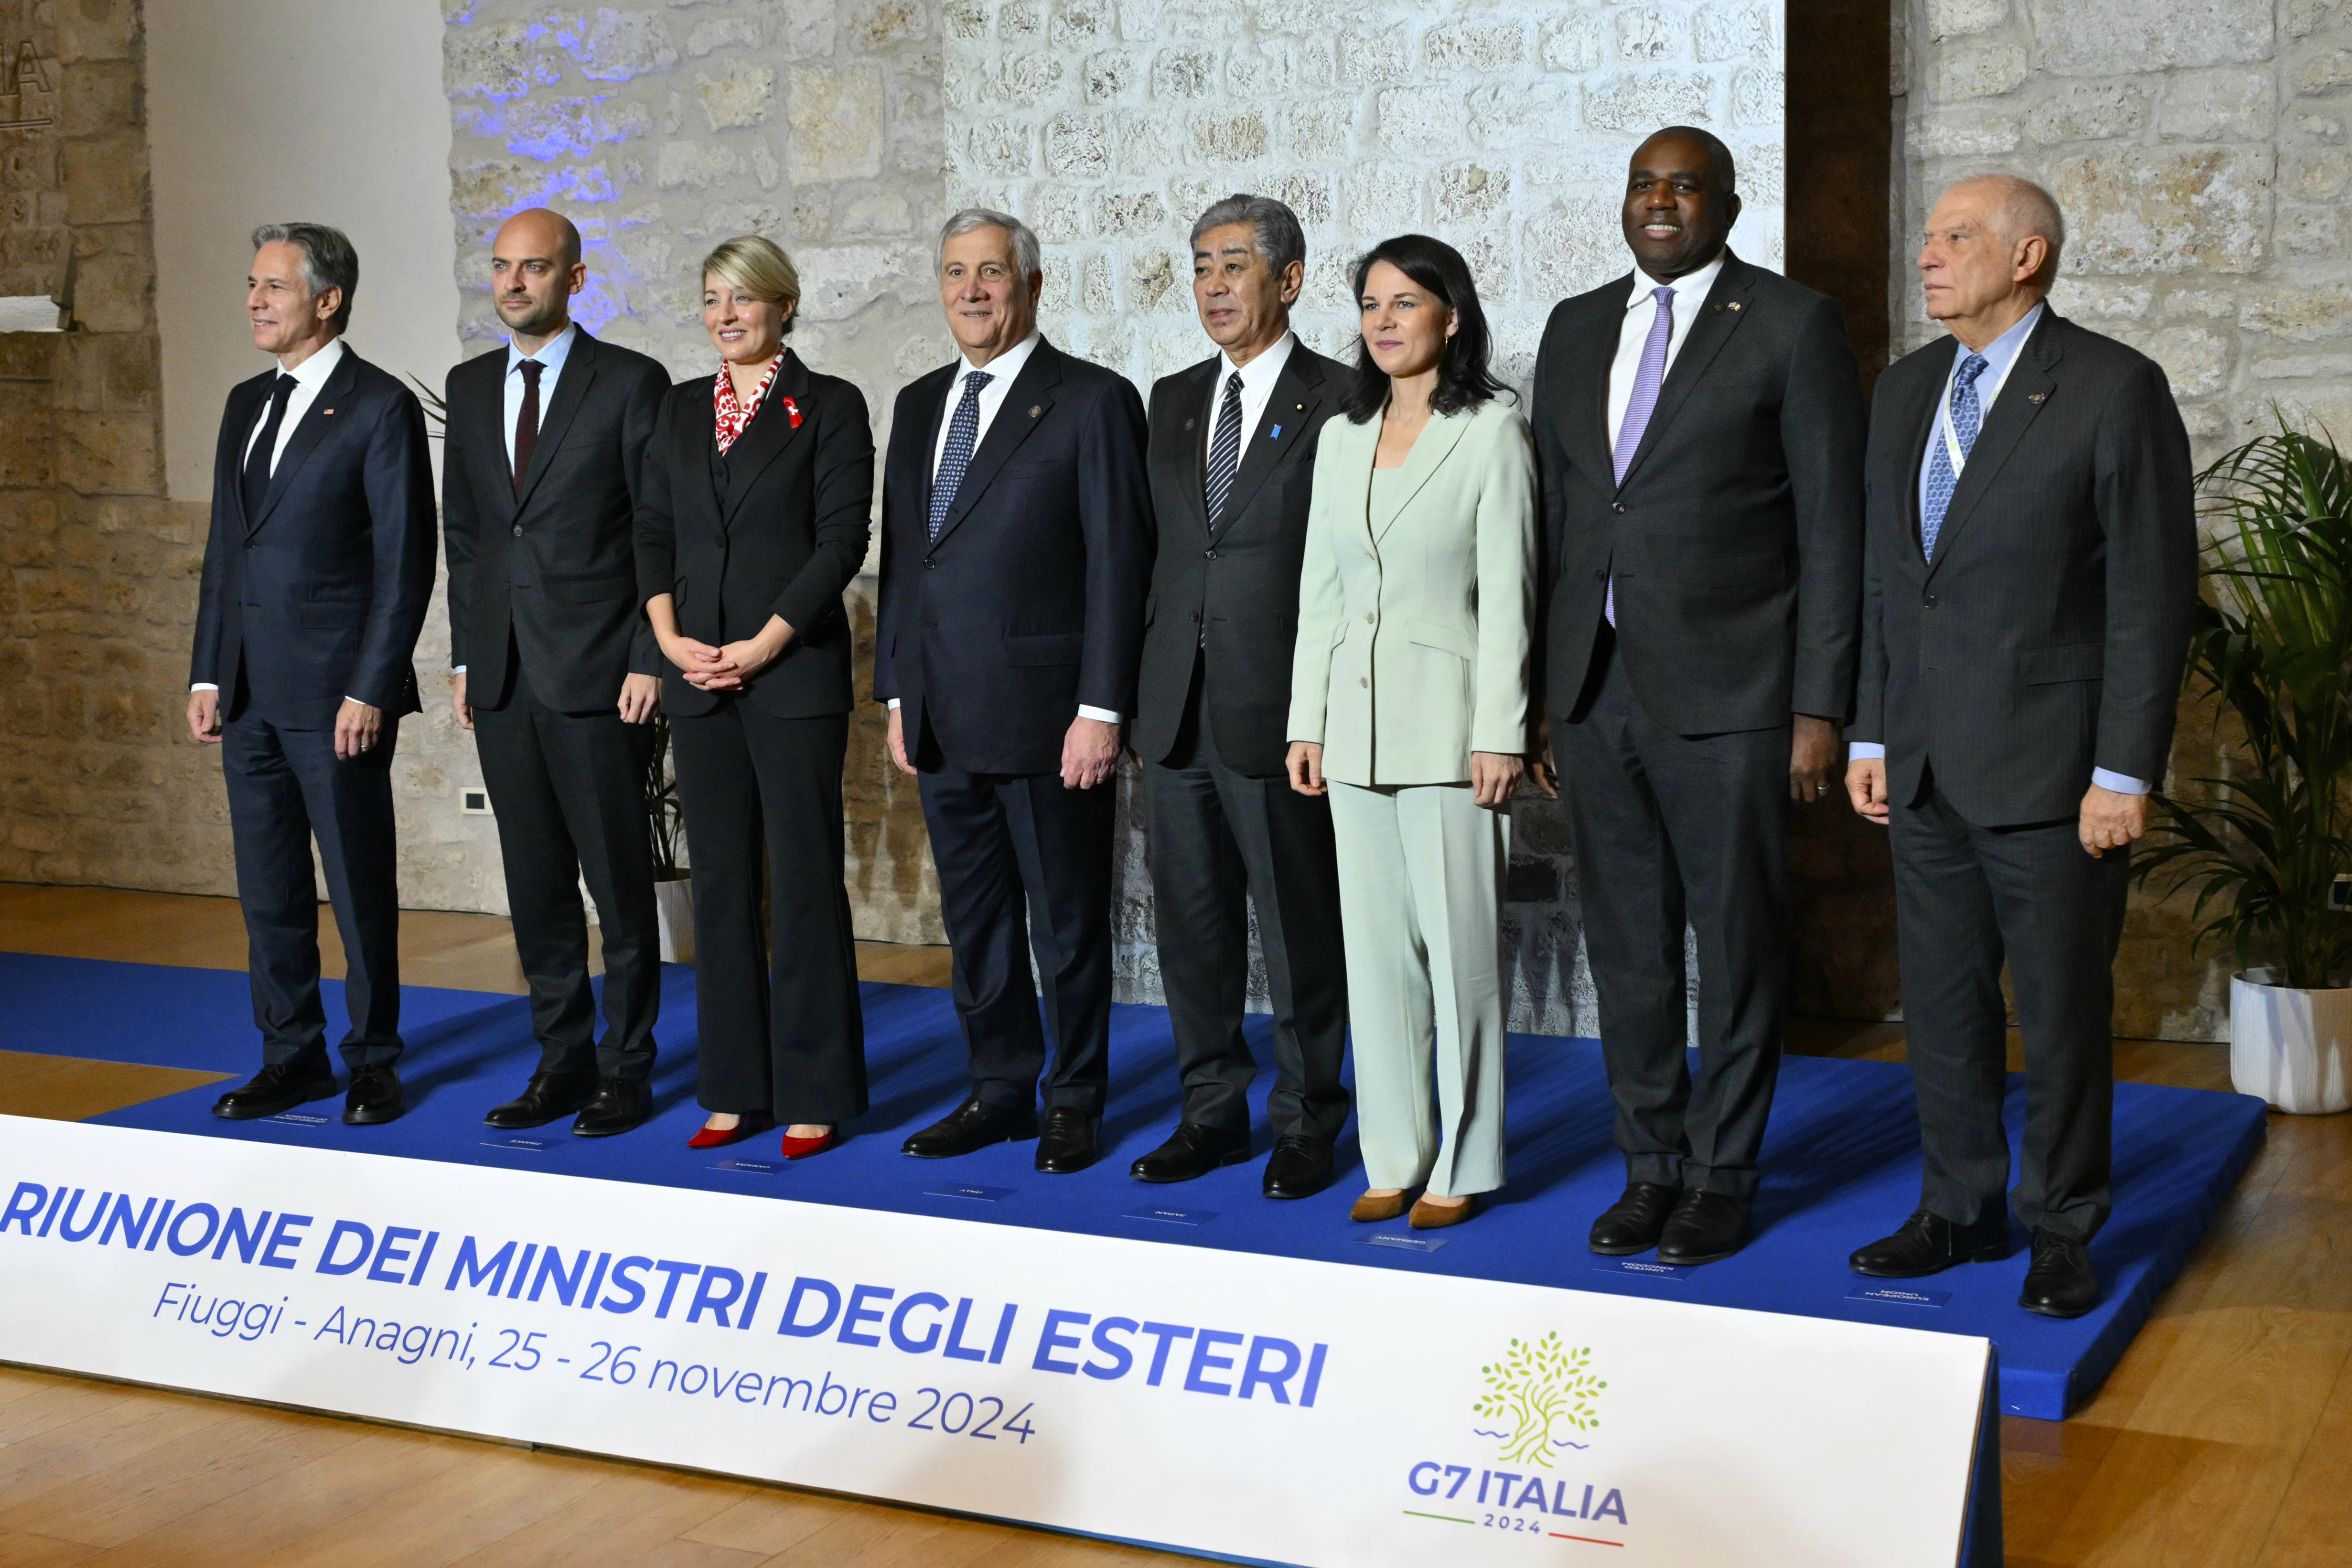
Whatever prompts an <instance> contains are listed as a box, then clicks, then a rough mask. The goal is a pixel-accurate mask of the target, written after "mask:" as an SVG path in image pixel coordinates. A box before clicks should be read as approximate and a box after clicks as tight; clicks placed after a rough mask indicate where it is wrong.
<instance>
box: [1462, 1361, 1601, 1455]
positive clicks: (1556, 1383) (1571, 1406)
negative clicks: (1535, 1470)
mask: <svg viewBox="0 0 2352 1568" xmlns="http://www.w3.org/2000/svg"><path fill="white" fill-rule="evenodd" d="M1591 1362H1592V1351H1591V1347H1590V1346H1586V1347H1583V1348H1580V1349H1577V1350H1573V1351H1571V1350H1570V1349H1569V1348H1568V1347H1567V1346H1566V1345H1563V1344H1561V1343H1560V1342H1559V1335H1558V1334H1557V1333H1549V1334H1546V1335H1545V1336H1544V1337H1543V1338H1542V1339H1540V1340H1536V1341H1533V1342H1525V1343H1523V1342H1520V1341H1518V1340H1513V1341H1512V1342H1511V1348H1510V1349H1509V1350H1508V1351H1507V1352H1504V1354H1503V1357H1502V1359H1501V1360H1500V1361H1497V1362H1496V1363H1493V1364H1492V1365H1490V1366H1482V1367H1480V1368H1479V1369H1478V1371H1479V1373H1481V1374H1482V1375H1483V1376H1484V1377H1485V1379H1486V1394H1483V1395H1481V1396H1480V1397H1479V1400H1478V1402H1477V1403H1476V1404H1475V1405H1472V1406H1471V1407H1470V1408H1471V1409H1472V1410H1473V1411H1475V1412H1476V1413H1477V1414H1478V1415H1482V1416H1485V1417H1486V1419H1488V1420H1490V1421H1508V1422H1510V1423H1511V1424H1512V1429H1511V1431H1510V1432H1509V1433H1508V1434H1507V1435H1506V1434H1504V1433H1500V1432H1485V1431H1484V1429H1483V1428H1482V1429H1481V1431H1482V1434H1483V1435H1484V1436H1490V1437H1503V1438H1505V1442H1504V1447H1503V1458H1504V1459H1505V1460H1506V1461H1507V1462H1514V1463H1518V1462H1524V1463H1528V1464H1535V1465H1542V1466H1544V1467H1546V1468H1549V1466H1550V1464H1551V1458H1552V1436H1551V1435H1552V1429H1553V1428H1554V1427H1555V1426H1559V1425H1561V1424H1563V1423H1564V1424H1566V1425H1568V1426H1573V1427H1575V1428H1576V1429H1577V1430H1578V1431H1580V1432H1590V1431H1591V1430H1592V1429H1593V1428H1594V1427H1595V1426H1600V1425H1601V1417H1600V1415H1598V1414H1597V1413H1596V1412H1595V1410H1594V1406H1595V1405H1598V1404H1599V1403H1600V1399H1601V1390H1602V1389H1604V1388H1606V1387H1608V1386H1609V1385H1608V1384H1606V1383H1604V1382H1602V1381H1601V1379H1600V1378H1598V1377H1595V1376H1594V1375H1593V1374H1592V1365H1591Z"/></svg>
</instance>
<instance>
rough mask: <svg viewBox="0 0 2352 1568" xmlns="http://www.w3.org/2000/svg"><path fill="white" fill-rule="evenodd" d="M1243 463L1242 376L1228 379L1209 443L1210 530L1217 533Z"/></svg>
mask: <svg viewBox="0 0 2352 1568" xmlns="http://www.w3.org/2000/svg"><path fill="white" fill-rule="evenodd" d="M1241 463H1242V373H1241V372H1239V371H1235V372H1234V373H1233V374H1231V375H1229V376H1227V377H1225V395H1224V400H1223V402H1222V403H1221V404H1219V405H1218V407H1217V435H1216V439H1215V440H1213V441H1212V442H1211V443H1210V444H1209V478H1208V489H1207V492H1206V493H1207V500H1208V503H1209V527H1210V530H1211V531H1214V530H1215V529H1216V526H1217V522H1218V521H1219V520H1220V519H1221V518H1223V516H1224V514H1225V498H1226V497H1227V496H1228V495H1230V494H1232V493H1233V489H1234V472H1235V471H1236V470H1237V469H1239V468H1241Z"/></svg>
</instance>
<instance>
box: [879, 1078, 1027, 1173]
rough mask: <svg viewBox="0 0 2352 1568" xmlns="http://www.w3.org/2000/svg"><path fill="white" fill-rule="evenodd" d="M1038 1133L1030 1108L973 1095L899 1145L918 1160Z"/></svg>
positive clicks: (944, 1157)
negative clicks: (1004, 1105)
mask: <svg viewBox="0 0 2352 1568" xmlns="http://www.w3.org/2000/svg"><path fill="white" fill-rule="evenodd" d="M1035 1136H1037V1118H1036V1116H1035V1114H1034V1112H1031V1111H1027V1110H1005V1109H1002V1108H1000V1107H997V1106H992V1105H990V1104H988V1103H987V1102H986V1101H984V1100H982V1099H981V1098H980V1096H978V1095H976V1094H975V1095H973V1096H972V1097H971V1099H970V1100H965V1101H964V1102H963V1103H962V1104H961V1105H959V1106H957V1107H956V1108H955V1109H954V1110H951V1111H950V1112H948V1114H947V1115H946V1116H944V1117H942V1118H940V1120H939V1121H934V1122H932V1123H931V1124H930V1125H929V1127H926V1128H924V1129H923V1130H922V1131H920V1132H918V1133H916V1134H915V1135H914V1136H913V1137H911V1138H909V1139H908V1140H907V1141H906V1142H904V1143H902V1144H900V1145H899V1150H898V1152H900V1153H902V1154H912V1155H913V1156H914V1157H915V1158H916V1159H918V1160H950V1159H953V1158H954V1157H955V1156H956V1155H958V1154H969V1153H971V1152H972V1151H973V1150H975V1149H985V1148H987V1147H988V1146H989V1145H990V1144H991V1143H1011V1142H1017V1141H1018V1140H1020V1139H1024V1138H1034V1137H1035Z"/></svg>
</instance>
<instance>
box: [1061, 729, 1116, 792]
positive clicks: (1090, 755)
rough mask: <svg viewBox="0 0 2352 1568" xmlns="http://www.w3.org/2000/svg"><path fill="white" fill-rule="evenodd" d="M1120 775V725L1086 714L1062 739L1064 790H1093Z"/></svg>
mask: <svg viewBox="0 0 2352 1568" xmlns="http://www.w3.org/2000/svg"><path fill="white" fill-rule="evenodd" d="M1117 773H1118V725H1116V724H1106V723H1104V722H1103V721H1101V720H1099V719H1088V718H1086V717H1084V716H1083V715H1082V716H1080V717H1078V718H1076V719H1073V720H1071V721H1070V729H1069V732H1068V733H1067V734H1066V735H1064V736H1063V737H1062V787H1063V788H1064V789H1092V788H1094V787H1095V785H1097V784H1101V783H1103V782H1104V781H1105V780H1107V779H1109V778H1111V777H1113V776H1114V775H1116V774H1117Z"/></svg>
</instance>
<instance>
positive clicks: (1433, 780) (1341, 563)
mask: <svg viewBox="0 0 2352 1568" xmlns="http://www.w3.org/2000/svg"><path fill="white" fill-rule="evenodd" d="M1356 295H1357V299H1358V301H1359V304H1360V309H1361V311H1362V331H1363V349H1362V352H1361V353H1360V355H1359V358H1358V380H1357V384H1356V386H1355V387H1354V389H1353V392H1352V395H1350V397H1349V402H1348V405H1347V406H1346V407H1345V410H1344V412H1343V413H1342V414H1340V415H1339V416H1334V417H1333V418H1332V420H1331V422H1330V423H1329V424H1328V425H1326V426H1324V427H1323V432H1322V435H1321V437H1320V441H1319V444H1318V447H1317V449H1316V457H1315V494H1314V501H1313V504H1312V507H1311V509H1310V510H1309V511H1308V514H1307V554H1306V562H1305V565H1304V568H1303V570H1302V573H1301V576H1300V582H1299V594H1298V600H1299V603H1298V641H1297V655H1296V657H1295V659H1294V662H1293V665H1292V671H1291V687H1290V690H1291V699H1290V736H1291V747H1290V759H1289V760H1290V782H1291V787H1292V788H1294V789H1297V790H1298V791H1300V792H1302V793H1304V794H1307V795H1321V794H1324V793H1326V792H1327V791H1328V794H1329V795H1330V797H1331V826H1332V832H1333V835H1334V837H1336V838H1337V840H1338V846H1339V911H1340V919H1341V923H1342V929H1343V931H1344V933H1345V940H1346V945H1347V955H1348V1010H1349V1025H1350V1029H1351V1032H1352V1034H1353V1036H1354V1039H1355V1051H1356V1118H1357V1131H1358V1135H1359V1138H1360V1142H1361V1144H1362V1149H1363V1157H1364V1173H1365V1177H1366V1179H1367V1181H1368V1183H1369V1184H1370V1190H1369V1191H1367V1192H1366V1193H1365V1194H1364V1195H1363V1196H1362V1197H1361V1198H1360V1199H1359V1200H1357V1203H1356V1206H1355V1217H1356V1218H1357V1219H1359V1220H1383V1219H1392V1218H1394V1217H1395V1216H1396V1215H1399V1214H1402V1213H1403V1212H1405V1194H1406V1192H1407V1191H1408V1190H1410V1189H1412V1188H1414V1187H1421V1188H1423V1189H1424V1190H1423V1194H1422V1196H1421V1198H1420V1200H1419V1201H1418V1202H1416V1203H1414V1204H1413V1205H1412V1216H1411V1218H1412V1224H1413V1225H1414V1226H1417V1227H1419V1228H1422V1229H1430V1228H1433V1227H1435V1226H1447V1225H1457V1224H1459V1223H1461V1222H1462V1221H1463V1220H1465V1219H1467V1218H1468V1217H1469V1216H1470V1215H1471V1213H1472V1210H1473V1208H1474V1206H1475V1205H1473V1203H1472V1199H1473V1198H1474V1197H1475V1195H1476V1194H1479V1193H1484V1192H1492V1191H1493V1190H1495V1189H1496V1187H1499V1186H1501V1185H1502V1184H1503V991H1502V975H1501V953H1500V951H1499V946H1500V934H1501V933H1500V924H1501V916H1502V897H1503V873H1504V868H1505V867H1506V866H1507V863H1508V861H1509V859H1510V843H1511V825H1510V798H1511V792H1512V790H1513V789H1514V788H1515V787H1516V786H1517V784H1518V782H1519V778H1520V774H1521V773H1522V771H1523V768H1524V763H1523V760H1522V759H1523V756H1524V754H1525V753H1526V752H1528V750H1529V736H1528V720H1529V711H1528V647H1529V642H1530V637H1531V633H1532V628H1531V621H1532V619H1533V613H1534V604H1535V578H1536V514H1535V500H1536V489H1535V484H1536V479H1535V456H1534V452H1533V449H1532V447H1531V445H1530V443H1529V440H1528V426H1527V422H1526V421H1525V420H1524V419H1522V418H1520V417H1519V416H1518V415H1517V414H1516V413H1513V412H1512V411H1511V410H1509V409H1507V408H1506V407H1504V406H1503V405H1501V404H1499V403H1497V402H1496V401H1495V395H1496V394H1497V393H1499V392H1501V391H1502V386H1501V384H1499V383H1497V382H1496V380H1495V379H1494V376H1493V375H1492V374H1491V373H1490V372H1489V371H1488V369H1487V363H1486V360H1487V352H1488V351H1487V344H1488V339H1487V332H1486V318H1485V316H1484V315H1483V313H1482V312H1481V311H1480V310H1479V308H1478V299H1477V294H1476V291H1475V288H1474V286H1473V284H1472V282H1471V279H1470V269H1469V268H1468V267H1467V266H1466V265H1465V263H1464V262H1463V260H1462V258H1461V256H1460V255H1459V254H1458V253H1457V252H1455V251H1454V249H1453V247H1450V246H1447V245H1445V244H1444V243H1442V242H1440V241H1438V240H1434V239H1431V238H1429V237H1426V236H1423V235H1404V236H1402V237H1399V238H1396V239H1391V240H1388V241H1385V242H1384V243H1382V244H1381V245H1380V246H1378V247H1374V248H1373V249H1372V250H1371V251H1370V252H1369V253H1368V254H1367V255H1366V256H1365V257H1364V258H1363V259H1362V260H1360V261H1359V262H1358V263H1357V268H1356ZM1433 1068H1434V1073H1435V1077H1436V1082H1437V1103H1436V1105H1435V1107H1434V1108H1433V1107H1432V1105H1431V1104H1430V1079H1431V1076H1432V1071H1433Z"/></svg>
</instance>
